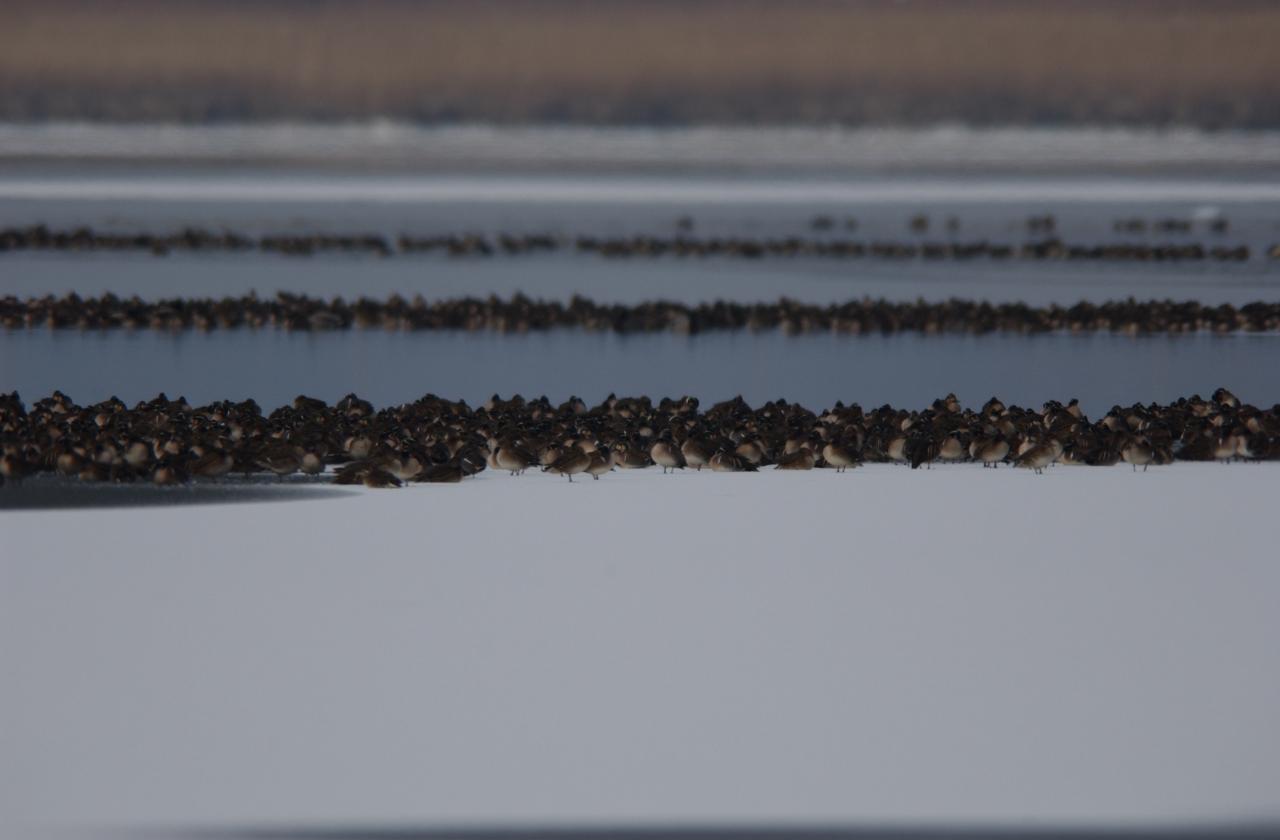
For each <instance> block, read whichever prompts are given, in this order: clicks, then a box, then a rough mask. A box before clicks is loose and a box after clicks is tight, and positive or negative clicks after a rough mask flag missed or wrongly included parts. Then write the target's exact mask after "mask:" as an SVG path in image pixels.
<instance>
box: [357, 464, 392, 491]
mask: <svg viewBox="0 0 1280 840" xmlns="http://www.w3.org/2000/svg"><path fill="white" fill-rule="evenodd" d="M360 481H361V483H362V484H364V486H365V487H372V488H374V489H382V488H386V487H399V486H400V485H401V483H400V479H398V478H396V477H395V476H394V475H393V474H392V473H391V472H390V471H389V470H384V469H382V468H381V467H371V468H370V469H367V470H364V471H363V472H362V473H361V475H360Z"/></svg>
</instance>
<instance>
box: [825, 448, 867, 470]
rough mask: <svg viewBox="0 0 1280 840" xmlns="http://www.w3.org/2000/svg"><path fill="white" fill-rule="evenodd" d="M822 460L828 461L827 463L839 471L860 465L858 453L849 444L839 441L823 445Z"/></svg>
mask: <svg viewBox="0 0 1280 840" xmlns="http://www.w3.org/2000/svg"><path fill="white" fill-rule="evenodd" d="M822 460H824V461H826V462H827V465H828V466H830V467H833V468H834V469H835V471H836V472H838V473H842V472H844V471H845V470H847V469H849V468H850V467H857V466H859V465H860V462H859V460H858V455H857V453H856V452H855V451H854V450H853V449H852V448H851V447H849V446H848V445H847V444H845V443H843V442H838V441H833V442H830V443H828V444H826V445H825V446H823V447H822Z"/></svg>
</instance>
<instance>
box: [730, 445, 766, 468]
mask: <svg viewBox="0 0 1280 840" xmlns="http://www.w3.org/2000/svg"><path fill="white" fill-rule="evenodd" d="M733 451H734V454H736V455H737V456H738V457H740V458H744V459H746V460H747V461H749V462H750V463H752V464H754V465H755V466H757V467H758V466H760V465H761V464H763V463H764V462H765V461H766V459H767V458H768V457H769V455H768V453H767V452H766V451H765V448H764V446H763V445H762V444H761V443H760V441H759V440H744V441H742V442H741V443H739V444H738V445H737V446H736V447H735V448H734V450H733Z"/></svg>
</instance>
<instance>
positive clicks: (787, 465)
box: [773, 447, 818, 470]
mask: <svg viewBox="0 0 1280 840" xmlns="http://www.w3.org/2000/svg"><path fill="white" fill-rule="evenodd" d="M817 462H818V459H817V458H815V457H814V455H813V451H812V450H810V449H809V448H808V447H801V448H800V449H797V450H796V451H795V452H789V453H784V454H783V455H780V456H778V460H777V461H775V462H774V465H773V468H774V469H775V470H811V469H813V468H814V465H815V464H817Z"/></svg>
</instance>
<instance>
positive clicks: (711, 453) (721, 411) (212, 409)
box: [0, 389, 1280, 487]
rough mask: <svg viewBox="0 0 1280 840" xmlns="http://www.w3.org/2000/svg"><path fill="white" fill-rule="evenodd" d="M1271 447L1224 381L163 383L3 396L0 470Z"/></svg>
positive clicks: (322, 471)
mask: <svg viewBox="0 0 1280 840" xmlns="http://www.w3.org/2000/svg"><path fill="white" fill-rule="evenodd" d="M1277 459H1280V405H1275V406H1272V407H1271V408H1270V409H1265V410H1264V409H1260V408H1256V407H1254V406H1250V405H1246V404H1242V403H1241V402H1240V401H1239V400H1238V399H1237V398H1236V397H1235V396H1234V395H1233V394H1231V393H1230V392H1229V391H1227V390H1225V389H1218V390H1217V391H1215V392H1214V393H1213V395H1212V396H1211V397H1210V398H1209V399H1207V400H1206V399H1202V398H1201V397H1199V396H1193V397H1191V398H1189V399H1180V400H1178V401H1177V402H1174V403H1171V404H1168V405H1158V404H1151V405H1145V406H1144V405H1133V406H1130V407H1128V408H1122V407H1120V406H1116V407H1114V408H1112V409H1111V410H1110V411H1109V412H1107V414H1106V415H1105V416H1104V417H1102V418H1100V419H1099V420H1097V421H1090V420H1089V419H1088V418H1087V417H1086V416H1085V415H1084V413H1083V412H1082V411H1081V410H1080V406H1079V404H1078V402H1077V401H1075V400H1072V401H1071V402H1069V403H1067V404H1065V405H1064V404H1062V403H1059V402H1049V403H1046V404H1045V405H1044V406H1043V407H1042V408H1041V409H1039V410H1034V409H1028V408H1019V407H1017V406H1011V405H1006V404H1004V403H1003V402H1001V401H1000V400H998V399H995V398H992V399H990V400H988V401H987V402H986V403H985V404H984V405H983V406H982V407H981V408H980V409H978V410H976V411H975V410H972V409H968V408H964V407H962V406H961V405H960V403H959V401H958V400H957V399H956V397H955V396H954V395H951V394H949V395H947V396H946V397H944V398H942V399H939V400H935V401H934V402H933V404H932V405H931V406H929V407H928V408H926V409H924V410H922V411H907V410H903V409H896V408H893V407H891V406H888V405H886V406H882V407H879V408H874V409H869V410H864V409H863V408H861V407H859V406H857V405H849V406H846V405H843V404H841V403H837V404H836V405H835V407H834V408H830V409H827V410H825V411H822V412H814V411H811V410H809V409H806V408H804V407H803V406H800V405H797V404H794V403H788V402H786V401H784V400H778V401H775V402H770V403H766V404H765V405H763V406H761V407H759V408H752V407H751V406H749V405H747V403H746V402H744V401H743V400H742V398H741V397H738V398H735V399H732V400H728V401H725V402H721V403H717V404H715V405H713V406H711V407H710V408H708V409H707V410H705V411H703V410H700V406H699V402H698V400H697V399H694V398H691V397H685V398H683V399H663V400H661V401H660V402H658V403H657V404H656V405H655V404H654V403H653V401H652V400H650V399H649V398H647V397H640V398H619V397H615V396H612V395H610V396H609V397H608V398H607V399H606V400H604V401H603V402H602V403H600V404H599V405H596V406H588V405H587V404H586V403H585V402H583V401H582V400H580V399H577V398H571V399H569V400H568V401H566V402H563V403H560V404H558V405H557V404H553V403H552V402H551V401H549V400H548V399H547V398H545V397H542V398H539V399H534V400H525V399H523V398H521V397H518V396H517V397H513V398H511V399H508V400H503V399H500V398H499V397H497V396H494V397H492V398H491V399H489V400H487V401H486V402H485V403H484V404H483V405H480V406H477V407H475V408H472V407H470V406H468V405H467V404H466V403H465V402H461V401H450V400H445V399H442V398H439V397H436V396H433V395H428V396H426V397H423V398H422V399H420V400H418V401H416V402H413V403H409V404H406V405H401V406H398V407H395V408H385V409H381V410H375V409H374V407H373V406H372V405H371V404H370V403H368V402H367V401H365V400H362V399H360V398H359V397H356V396H354V395H349V396H347V397H345V398H343V399H341V400H339V401H338V402H337V403H336V404H334V405H328V404H327V403H325V402H323V401H321V400H318V399H313V398H309V397H305V396H300V397H298V398H296V399H295V400H294V401H293V403H292V404H291V405H287V406H283V407H281V408H277V409H275V410H274V411H272V412H270V413H268V414H264V413H263V412H262V410H261V408H260V407H259V406H258V405H257V404H256V403H255V402H253V401H252V400H249V401H244V402H226V401H224V402H217V403H212V404H209V405H205V406H199V407H196V406H192V405H190V404H189V403H188V402H187V401H186V400H185V399H181V398H180V399H177V400H170V399H168V398H166V397H165V396H164V395H163V394H162V395H160V396H158V397H156V398H155V399H153V400H149V401H146V402H141V403H138V404H137V405H135V406H133V407H132V408H130V407H128V406H126V405H125V404H124V403H123V402H122V401H120V400H119V399H115V398H112V399H110V400H107V401H105V402H101V403H98V404H95V405H88V406H81V405H77V404H76V403H75V402H74V401H73V400H72V399H71V398H70V397H68V396H66V395H65V394H62V393H60V392H55V393H54V394H53V395H52V396H50V397H47V398H44V399H41V400H39V401H38V402H36V403H35V404H34V405H32V406H31V407H30V408H27V407H26V406H25V405H24V404H23V402H22V400H21V399H20V398H19V396H18V395H17V394H16V393H12V394H8V395H3V396H0V483H4V482H9V483H14V482H21V481H22V480H23V479H24V478H26V477H28V476H30V475H32V474H35V473H57V474H60V475H62V476H67V477H72V478H77V479H79V480H80V481H84V482H132V481H150V482H154V483H155V484H160V485H173V484H182V483H186V482H189V481H192V480H199V479H219V478H222V477H226V476H231V475H235V474H240V475H246V476H247V475H252V474H255V473H267V474H274V475H276V476H279V477H282V478H283V477H284V476H289V475H292V474H294V473H303V474H308V475H313V476H325V477H327V478H330V479H331V480H332V481H334V482H335V483H338V484H364V485H366V486H369V487H396V486H400V485H401V484H402V483H404V482H419V481H421V482H459V481H462V480H463V479H464V478H466V477H468V476H473V475H475V474H477V473H479V472H482V471H484V470H486V469H491V470H494V471H499V472H506V473H509V474H511V475H519V474H521V473H524V472H525V471H527V470H530V469H537V470H541V471H543V472H546V473H550V474H554V475H561V476H565V477H566V478H568V480H569V481H572V480H573V477H574V476H575V475H582V474H590V475H591V476H592V477H593V478H597V479H598V478H600V476H602V475H604V474H606V473H608V472H610V471H612V470H614V469H646V468H650V467H659V468H661V469H662V471H663V472H668V471H671V470H678V469H694V470H702V469H704V468H705V469H707V470H710V471H715V472H744V471H745V472H750V471H755V470H759V469H762V468H766V467H772V468H774V469H779V470H811V469H814V468H829V469H832V470H834V471H836V472H843V471H846V470H848V469H850V468H855V467H858V466H859V465H861V464H863V463H867V462H890V463H897V464H903V465H907V466H910V467H911V468H912V469H916V468H920V467H929V466H931V465H933V464H935V463H956V462H965V461H971V462H978V463H981V464H982V465H983V466H984V467H989V468H998V467H999V466H1001V465H1003V464H1012V465H1013V466H1014V467H1020V468H1025V469H1030V470H1034V471H1035V472H1037V473H1039V472H1042V471H1043V470H1044V469H1046V468H1048V467H1050V466H1053V465H1055V464H1063V465H1091V466H1105V465H1114V464H1118V463H1125V464H1129V465H1131V466H1132V467H1133V469H1134V470H1137V469H1138V468H1139V467H1141V468H1142V469H1143V470H1144V471H1145V470H1146V469H1147V468H1148V467H1150V466H1153V465H1162V464H1169V463H1171V462H1172V461H1175V460H1183V461H1215V460H1217V461H1236V460H1248V461H1262V460H1277Z"/></svg>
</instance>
